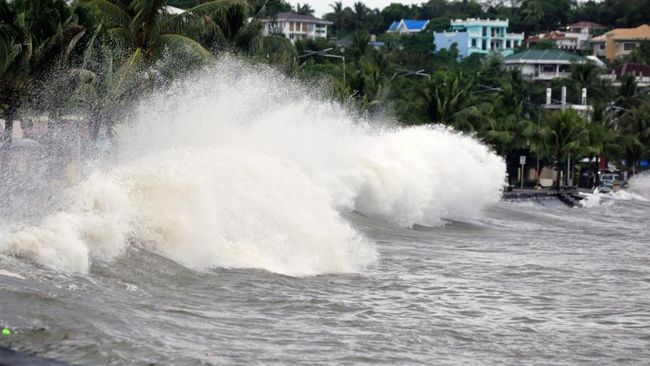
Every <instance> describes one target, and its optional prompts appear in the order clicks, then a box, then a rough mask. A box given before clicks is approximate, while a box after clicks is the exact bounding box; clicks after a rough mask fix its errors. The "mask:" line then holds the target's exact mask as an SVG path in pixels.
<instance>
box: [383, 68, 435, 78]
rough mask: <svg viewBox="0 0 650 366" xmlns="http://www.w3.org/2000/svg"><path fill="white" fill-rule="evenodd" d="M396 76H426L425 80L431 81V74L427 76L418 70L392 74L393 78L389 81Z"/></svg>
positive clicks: (421, 70) (422, 70)
mask: <svg viewBox="0 0 650 366" xmlns="http://www.w3.org/2000/svg"><path fill="white" fill-rule="evenodd" d="M397 75H403V76H426V77H427V79H429V80H431V74H427V73H426V72H424V69H420V70H400V71H398V72H396V73H395V74H393V77H391V78H390V80H393V79H395V78H396V77H397Z"/></svg>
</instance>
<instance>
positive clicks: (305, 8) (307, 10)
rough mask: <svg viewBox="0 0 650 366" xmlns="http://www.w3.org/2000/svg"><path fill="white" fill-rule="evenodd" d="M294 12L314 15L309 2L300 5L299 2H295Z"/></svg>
mask: <svg viewBox="0 0 650 366" xmlns="http://www.w3.org/2000/svg"><path fill="white" fill-rule="evenodd" d="M296 13H298V14H302V15H314V9H312V8H311V6H310V5H309V4H303V5H300V3H296Z"/></svg>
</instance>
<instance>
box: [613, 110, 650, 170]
mask: <svg viewBox="0 0 650 366" xmlns="http://www.w3.org/2000/svg"><path fill="white" fill-rule="evenodd" d="M619 128H620V130H619V132H620V133H621V134H622V135H624V136H627V137H628V139H627V143H622V144H621V145H622V147H623V149H624V155H623V156H624V157H625V160H626V164H627V166H628V169H629V170H630V173H635V172H636V164H637V163H638V162H639V161H640V160H641V159H642V158H644V157H648V156H649V155H650V102H644V103H642V104H640V105H639V106H635V107H633V108H632V109H630V110H629V111H627V112H625V114H623V115H622V116H621V118H620V120H619Z"/></svg>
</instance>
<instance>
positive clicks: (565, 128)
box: [540, 109, 589, 190]
mask: <svg viewBox="0 0 650 366" xmlns="http://www.w3.org/2000/svg"><path fill="white" fill-rule="evenodd" d="M540 138H541V142H542V149H544V150H545V152H546V154H547V155H548V156H549V157H552V158H554V159H555V162H556V167H555V169H556V179H555V188H556V189H557V190H560V181H561V178H560V177H561V176H560V174H561V172H562V162H563V161H566V160H567V159H568V158H569V157H570V156H572V157H573V158H574V159H577V158H578V156H576V154H577V153H579V152H580V151H581V150H580V149H581V148H583V146H586V145H587V144H588V142H589V130H588V129H587V123H586V121H585V120H584V118H582V117H581V116H580V115H579V114H578V113H577V112H576V111H574V110H571V109H569V110H564V111H557V112H550V113H549V114H547V115H546V118H545V119H544V124H543V126H542V128H541V130H540Z"/></svg>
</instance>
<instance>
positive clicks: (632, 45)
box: [623, 43, 636, 51]
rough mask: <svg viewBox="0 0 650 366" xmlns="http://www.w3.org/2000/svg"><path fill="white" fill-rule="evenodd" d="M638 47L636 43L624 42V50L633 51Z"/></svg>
mask: <svg viewBox="0 0 650 366" xmlns="http://www.w3.org/2000/svg"><path fill="white" fill-rule="evenodd" d="M635 48H636V43H623V50H625V51H632V50H633V49H635Z"/></svg>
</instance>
